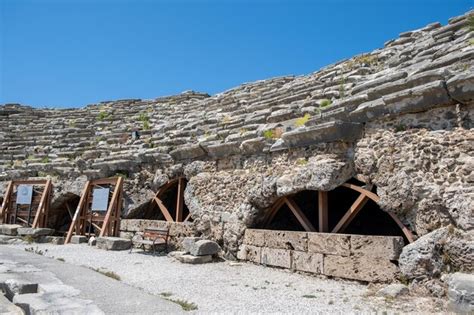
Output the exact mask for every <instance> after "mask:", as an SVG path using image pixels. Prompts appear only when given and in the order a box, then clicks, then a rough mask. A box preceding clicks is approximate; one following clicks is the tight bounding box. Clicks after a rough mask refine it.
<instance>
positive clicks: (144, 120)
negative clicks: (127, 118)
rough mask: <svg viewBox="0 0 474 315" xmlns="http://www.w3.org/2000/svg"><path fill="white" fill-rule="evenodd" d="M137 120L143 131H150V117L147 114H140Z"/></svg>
mask: <svg viewBox="0 0 474 315" xmlns="http://www.w3.org/2000/svg"><path fill="white" fill-rule="evenodd" d="M138 120H139V121H141V122H142V124H143V130H150V117H148V115H147V114H144V113H141V114H140V116H138Z"/></svg>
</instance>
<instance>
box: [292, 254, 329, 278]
mask: <svg viewBox="0 0 474 315" xmlns="http://www.w3.org/2000/svg"><path fill="white" fill-rule="evenodd" d="M292 269H294V270H298V271H305V272H310V273H314V274H321V273H323V254H317V253H306V252H300V251H294V252H293V265H292Z"/></svg>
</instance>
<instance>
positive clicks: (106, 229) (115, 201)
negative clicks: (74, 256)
mask: <svg viewBox="0 0 474 315" xmlns="http://www.w3.org/2000/svg"><path fill="white" fill-rule="evenodd" d="M122 185H123V178H122V177H118V178H117V182H116V184H115V189H114V193H113V194H112V199H111V200H110V204H109V208H108V209H107V214H106V215H105V219H104V222H103V223H102V229H101V231H100V234H99V236H110V234H109V233H111V232H112V231H110V226H109V224H110V218H111V216H112V215H113V212H114V211H115V210H116V207H117V206H118V205H119V197H120V196H121V191H122Z"/></svg>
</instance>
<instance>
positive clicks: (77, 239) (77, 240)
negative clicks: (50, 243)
mask: <svg viewBox="0 0 474 315" xmlns="http://www.w3.org/2000/svg"><path fill="white" fill-rule="evenodd" d="M82 243H87V237H86V236H84V235H73V236H72V237H71V244H82Z"/></svg>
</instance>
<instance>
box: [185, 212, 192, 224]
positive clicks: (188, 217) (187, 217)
mask: <svg viewBox="0 0 474 315" xmlns="http://www.w3.org/2000/svg"><path fill="white" fill-rule="evenodd" d="M189 219H191V212H189V214H188V215H187V216H186V219H184V221H183V222H187V221H188V220H189Z"/></svg>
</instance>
